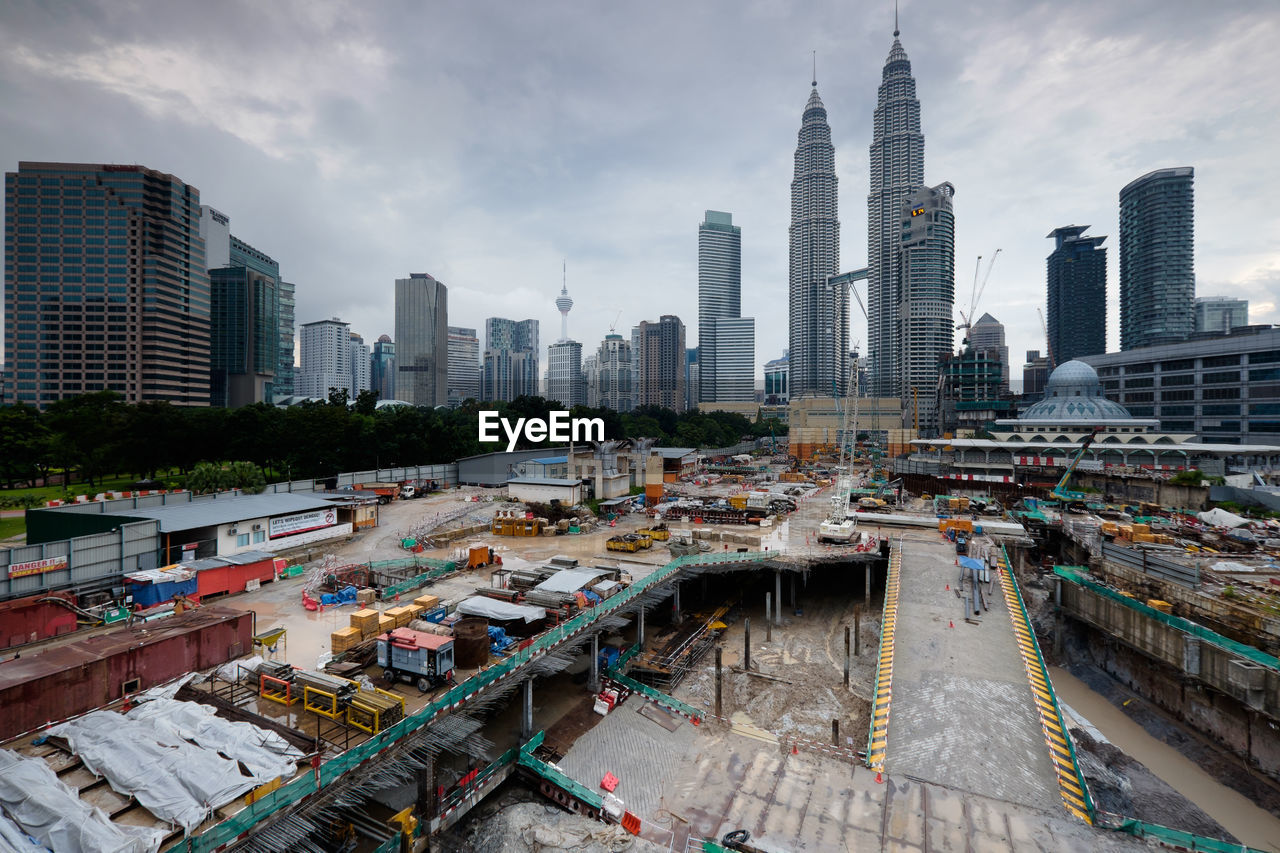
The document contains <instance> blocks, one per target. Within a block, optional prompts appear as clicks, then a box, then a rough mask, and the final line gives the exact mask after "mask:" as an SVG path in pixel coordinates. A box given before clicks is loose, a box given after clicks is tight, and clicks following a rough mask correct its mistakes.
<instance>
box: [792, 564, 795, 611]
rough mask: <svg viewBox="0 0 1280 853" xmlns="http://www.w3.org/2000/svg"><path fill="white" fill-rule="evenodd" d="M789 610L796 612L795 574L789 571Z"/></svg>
mask: <svg viewBox="0 0 1280 853" xmlns="http://www.w3.org/2000/svg"><path fill="white" fill-rule="evenodd" d="M791 612H792V613H795V612H796V575H795V572H792V573H791Z"/></svg>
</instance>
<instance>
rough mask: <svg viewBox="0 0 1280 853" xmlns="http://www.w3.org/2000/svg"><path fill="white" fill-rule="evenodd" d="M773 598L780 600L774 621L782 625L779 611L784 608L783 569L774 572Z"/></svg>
mask: <svg viewBox="0 0 1280 853" xmlns="http://www.w3.org/2000/svg"><path fill="white" fill-rule="evenodd" d="M773 600H774V601H776V602H778V609H777V610H775V611H774V614H773V621H774V624H776V625H778V626H781V625H782V619H781V614H780V613H779V612H778V611H781V610H782V571H781V570H778V571H775V572H774V573H773Z"/></svg>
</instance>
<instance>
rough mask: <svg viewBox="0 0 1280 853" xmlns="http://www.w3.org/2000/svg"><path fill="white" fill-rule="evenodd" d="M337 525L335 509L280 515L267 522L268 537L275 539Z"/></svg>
mask: <svg viewBox="0 0 1280 853" xmlns="http://www.w3.org/2000/svg"><path fill="white" fill-rule="evenodd" d="M337 523H338V511H337V510H336V509H318V510H316V511H314V512H300V513H298V514H297V515H282V516H280V517H279V518H273V519H271V520H270V521H268V522H267V529H268V535H269V537H270V538H272V539H275V538H277V537H280V536H292V535H293V534H295V533H302V532H304V531H307V530H317V529H319V528H321V527H332V526H333V525H335V524H337Z"/></svg>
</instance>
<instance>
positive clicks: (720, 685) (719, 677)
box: [716, 646, 724, 717]
mask: <svg viewBox="0 0 1280 853" xmlns="http://www.w3.org/2000/svg"><path fill="white" fill-rule="evenodd" d="M721 651H722V650H721V648H720V647H719V646H716V716H717V717H723V716H724V713H723V707H722V706H721V704H720V699H721V694H722V692H723V689H724V675H723V671H722V670H721V668H720V652H721Z"/></svg>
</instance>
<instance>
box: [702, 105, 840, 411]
mask: <svg viewBox="0 0 1280 853" xmlns="http://www.w3.org/2000/svg"><path fill="white" fill-rule="evenodd" d="M789 249H790V251H789V257H790V265H789V288H788V309H789V313H788V317H789V327H788V336H789V341H788V343H789V351H790V353H791V361H790V370H791V378H790V382H789V385H790V388H791V396H793V397H795V396H804V395H827V394H830V393H832V391H831V389H832V387H833V384H834V387H836V388H837V389H839V392H840V393H842V394H843V393H844V388H845V384H846V383H847V381H848V375H847V373H848V370H847V368H848V363H847V361H846V358H845V354H846V353H847V352H848V351H849V292H848V290H846V289H844V288H835V287H831V286H830V285H829V283H828V281H827V279H828V277H829V276H832V275H835V274H836V273H838V272H839V269H840V219H839V198H838V188H837V181H836V153H835V147H834V146H833V145H832V144H831V126H830V125H828V124H827V110H826V107H824V106H823V104H822V99H821V98H820V97H818V82H817V81H816V80H815V81H814V82H813V90H812V91H811V92H810V93H809V101H808V103H806V104H805V107H804V116H803V118H802V120H801V124H800V132H799V134H798V140H797V144H796V153H795V170H794V176H793V178H792V180H791V228H790V231H789ZM701 381H702V382H703V383H704V384H705V379H703V380H701ZM703 396H704V398H705V393H704V395H703Z"/></svg>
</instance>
